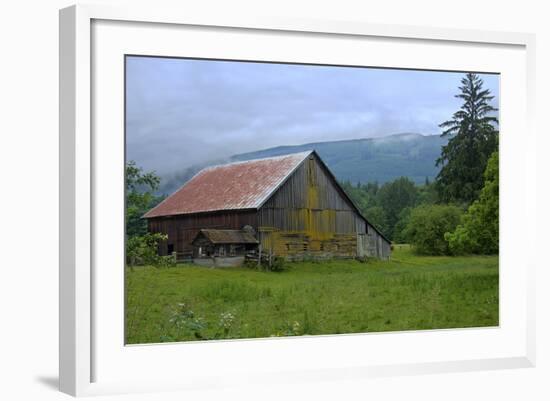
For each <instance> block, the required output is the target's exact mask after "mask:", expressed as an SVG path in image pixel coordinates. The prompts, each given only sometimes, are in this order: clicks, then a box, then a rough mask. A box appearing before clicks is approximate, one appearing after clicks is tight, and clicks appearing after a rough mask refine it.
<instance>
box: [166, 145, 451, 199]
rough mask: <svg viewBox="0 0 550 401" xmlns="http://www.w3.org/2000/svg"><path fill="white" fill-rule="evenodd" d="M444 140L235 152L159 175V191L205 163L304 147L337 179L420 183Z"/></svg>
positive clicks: (432, 174)
mask: <svg viewBox="0 0 550 401" xmlns="http://www.w3.org/2000/svg"><path fill="white" fill-rule="evenodd" d="M446 143H447V139H446V138H441V137H440V136H439V135H421V134H396V135H391V136H387V137H383V138H365V139H356V140H345V141H333V142H318V143H306V144H303V145H296V146H279V147H275V148H269V149H264V150H259V151H256V152H251V153H243V154H239V155H235V156H233V157H231V158H230V159H229V160H211V161H208V162H205V163H204V164H203V165H201V166H194V167H192V168H189V169H185V170H182V171H179V172H177V173H176V174H174V175H173V176H171V177H163V179H162V181H161V182H162V183H163V184H161V188H160V189H161V192H162V193H165V194H170V193H172V192H173V191H175V190H176V189H178V188H179V187H180V186H181V185H182V184H183V183H184V182H185V181H187V180H189V179H190V178H191V177H192V176H193V175H194V174H196V173H197V172H198V171H199V170H200V169H201V168H204V167H206V166H208V165H213V164H221V163H227V162H232V161H243V160H251V159H259V158H264V157H272V156H279V155H284V154H288V153H296V152H302V151H305V150H315V151H317V153H318V154H319V155H320V156H321V158H322V159H323V161H324V162H325V163H327V165H328V167H329V168H330V169H331V171H332V172H333V173H334V175H336V178H337V179H338V180H339V181H349V182H351V183H353V184H357V183H367V182H378V183H379V184H383V183H385V182H388V181H393V180H395V179H396V178H399V177H402V176H405V177H407V178H409V179H410V180H412V181H413V182H414V183H416V184H422V183H423V182H424V181H425V180H426V178H428V179H429V180H433V179H434V178H435V176H436V175H437V173H438V172H439V168H437V167H436V165H435V162H436V160H437V158H438V157H439V156H440V154H441V147H442V146H443V145H445V144H446Z"/></svg>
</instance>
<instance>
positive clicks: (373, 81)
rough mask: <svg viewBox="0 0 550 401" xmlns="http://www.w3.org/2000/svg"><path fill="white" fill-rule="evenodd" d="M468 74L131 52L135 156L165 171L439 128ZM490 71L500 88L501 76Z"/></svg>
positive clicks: (130, 122)
mask: <svg viewBox="0 0 550 401" xmlns="http://www.w3.org/2000/svg"><path fill="white" fill-rule="evenodd" d="M462 75H463V74H461V73H448V72H429V71H405V70H385V69H368V68H348V67H323V66H301V65H285V64H264V63H245V62H222V61H205V60H184V59H168V58H148V57H129V58H128V59H127V70H126V76H127V85H126V101H127V103H126V104H127V110H126V112H127V114H126V124H127V125H126V133H127V137H126V143H127V157H128V159H129V160H135V161H136V162H137V163H138V165H140V166H142V167H144V168H145V169H147V170H156V171H157V172H159V173H161V174H166V173H171V172H174V171H179V170H182V169H184V168H186V167H188V166H190V165H193V164H197V163H201V162H203V161H205V160H209V159H220V158H225V157H228V156H231V155H233V154H236V153H242V152H248V151H253V150H258V149H263V148H268V147H272V146H279V145H295V144H302V143H307V142H318V141H328V140H341V139H353V138H365V137H372V136H386V135H391V134H395V133H400V132H418V133H423V134H438V133H439V132H440V131H439V128H438V124H439V123H441V122H442V121H444V120H446V119H448V118H450V117H451V115H452V113H453V112H454V111H456V109H457V108H458V107H459V106H460V101H459V100H458V99H455V98H454V95H455V94H456V92H457V87H458V86H459V85H460V79H461V77H462ZM482 77H483V79H484V81H485V84H486V86H487V87H488V88H489V89H491V91H492V93H493V94H495V95H497V96H498V76H496V75H483V76H482ZM497 100H498V98H496V99H495V104H497V103H498V102H497Z"/></svg>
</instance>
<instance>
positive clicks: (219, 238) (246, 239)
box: [193, 229, 258, 244]
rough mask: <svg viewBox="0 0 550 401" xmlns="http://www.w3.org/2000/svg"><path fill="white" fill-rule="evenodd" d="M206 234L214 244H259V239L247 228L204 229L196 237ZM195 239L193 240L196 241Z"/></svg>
mask: <svg viewBox="0 0 550 401" xmlns="http://www.w3.org/2000/svg"><path fill="white" fill-rule="evenodd" d="M200 235H203V236H205V237H206V238H207V239H208V240H209V241H210V242H212V243H213V244H257V243H258V240H257V239H256V238H254V236H253V235H252V234H250V233H249V232H247V231H245V230H216V229H202V230H200V231H199V233H198V234H197V237H195V240H196V239H197V238H198V237H199V236H200ZM195 240H193V242H195Z"/></svg>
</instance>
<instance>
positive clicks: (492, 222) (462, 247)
mask: <svg viewBox="0 0 550 401" xmlns="http://www.w3.org/2000/svg"><path fill="white" fill-rule="evenodd" d="M484 176H485V185H484V187H483V189H482V190H481V194H480V196H479V199H478V200H476V201H475V202H474V203H473V204H472V205H471V206H470V207H469V208H468V210H467V212H466V213H465V214H464V216H463V217H462V221H461V224H460V225H459V226H458V227H457V228H456V230H454V232H452V233H447V234H446V235H445V239H446V240H447V242H448V243H449V247H450V250H451V252H452V253H454V254H464V253H477V254H497V253H498V224H499V222H498V204H499V201H498V193H499V187H498V152H495V153H493V155H492V156H491V158H490V159H489V162H488V163H487V169H486V170H485V175H484Z"/></svg>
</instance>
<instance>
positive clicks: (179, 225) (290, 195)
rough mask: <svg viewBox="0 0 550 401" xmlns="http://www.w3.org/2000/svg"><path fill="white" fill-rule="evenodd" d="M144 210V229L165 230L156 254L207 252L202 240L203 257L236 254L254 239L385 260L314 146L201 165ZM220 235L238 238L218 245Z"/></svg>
mask: <svg viewBox="0 0 550 401" xmlns="http://www.w3.org/2000/svg"><path fill="white" fill-rule="evenodd" d="M143 217H144V218H145V219H147V226H148V230H149V231H150V232H153V233H155V232H159V233H163V234H166V235H167V236H168V240H167V241H166V242H165V243H164V244H162V245H161V247H160V249H159V252H160V254H161V255H167V254H172V253H173V252H175V253H176V255H177V258H178V259H179V260H181V259H188V258H201V257H202V256H205V255H203V250H204V249H205V248H204V242H205V241H206V242H208V241H210V243H211V244H210V246H211V247H210V248H208V249H211V250H213V251H212V252H214V253H213V254H211V255H208V256H209V257H214V256H238V255H237V253H238V250H239V249H246V250H250V246H251V245H252V244H253V245H252V246H254V247H256V249H257V251H258V252H259V253H263V254H264V255H265V254H269V255H270V256H281V257H284V258H285V259H287V260H301V259H304V258H306V257H308V258H352V257H372V258H379V259H388V258H389V257H390V252H391V251H390V249H391V245H390V241H389V240H388V239H387V238H386V237H385V236H384V235H383V234H382V233H381V232H380V231H379V230H377V229H376V228H375V227H374V226H373V225H372V224H370V223H369V222H368V221H367V219H366V218H365V217H364V216H362V215H361V213H360V211H359V209H358V208H357V207H356V206H355V204H354V203H353V202H352V200H351V199H350V198H349V197H348V196H347V195H346V193H345V192H344V190H343V189H342V187H341V186H340V185H339V184H338V182H337V180H336V178H335V177H334V175H333V174H332V173H331V171H330V170H329V168H328V167H327V165H326V164H325V163H324V162H323V161H322V160H321V158H320V157H319V155H318V154H317V153H316V152H315V151H307V152H301V153H294V154H288V155H283V156H277V157H269V158H264V159H256V160H249V161H243V162H235V163H229V164H224V165H218V166H212V167H207V168H205V169H203V170H201V171H200V172H199V173H197V174H196V175H195V176H194V177H193V178H191V179H190V180H189V181H188V182H187V183H186V184H185V185H183V186H182V187H181V188H180V189H179V190H177V191H176V192H174V193H173V194H172V195H170V196H169V197H167V198H166V199H165V200H164V201H163V202H161V203H160V204H158V205H157V206H156V207H154V208H153V209H151V210H150V211H148V212H147V213H146V214H145V215H144V216H143ZM245 228H246V234H243V233H242V232H243V230H244V229H245ZM239 233H241V234H239ZM250 235H252V237H253V238H254V240H255V241H252V240H251V238H250ZM221 237H224V238H225V237H227V238H229V237H233V238H235V241H236V243H235V241H234V243H227V241H226V243H225V244H224V246H223V247H221V245H220V243H218V247H216V241H215V240H213V238H221ZM239 238H241V239H239ZM244 238H246V241H243V242H244V243H239V241H241V240H242V239H244ZM222 242H223V241H222ZM255 242H257V243H255ZM198 243H202V244H203V245H202V246H200V245H197V244H198ZM199 248H200V249H199ZM216 249H218V250H219V252H223V253H224V255H219V254H216V252H217V251H216ZM222 249H223V251H222ZM232 250H234V251H233V252H234V254H233V255H232V254H231V252H232ZM227 252H229V254H227Z"/></svg>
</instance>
